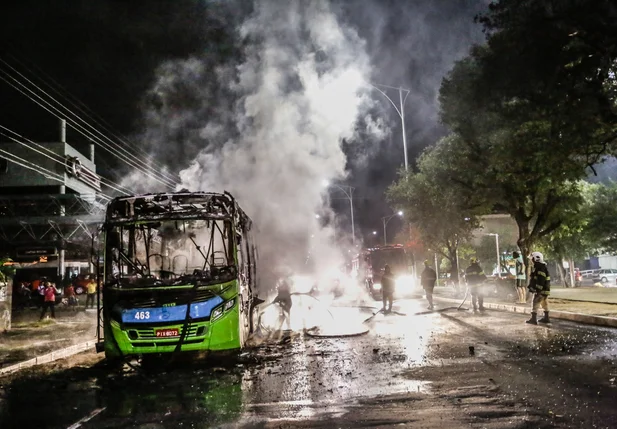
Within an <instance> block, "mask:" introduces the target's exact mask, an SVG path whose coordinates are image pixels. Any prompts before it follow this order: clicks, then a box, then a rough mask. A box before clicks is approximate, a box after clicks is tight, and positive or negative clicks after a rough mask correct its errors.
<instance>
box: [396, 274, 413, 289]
mask: <svg viewBox="0 0 617 429" xmlns="http://www.w3.org/2000/svg"><path fill="white" fill-rule="evenodd" d="M413 284H414V279H413V276H400V277H398V278H397V279H396V287H397V288H399V287H412V286H413Z"/></svg>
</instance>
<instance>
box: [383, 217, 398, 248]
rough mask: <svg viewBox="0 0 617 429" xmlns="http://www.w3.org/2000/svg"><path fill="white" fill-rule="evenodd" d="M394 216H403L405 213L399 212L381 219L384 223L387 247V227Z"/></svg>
mask: <svg viewBox="0 0 617 429" xmlns="http://www.w3.org/2000/svg"><path fill="white" fill-rule="evenodd" d="M394 216H403V212H402V211H400V210H399V211H398V212H396V213H394V214H393V215H391V216H384V217H382V218H381V221H382V222H383V245H384V246H387V245H388V238H387V234H388V233H387V229H386V226H388V222H390V219H392V218H393V217H394Z"/></svg>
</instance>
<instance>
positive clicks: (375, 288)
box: [373, 283, 381, 290]
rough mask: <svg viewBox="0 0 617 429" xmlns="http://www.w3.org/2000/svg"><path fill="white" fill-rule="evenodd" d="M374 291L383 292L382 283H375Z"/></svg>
mask: <svg viewBox="0 0 617 429" xmlns="http://www.w3.org/2000/svg"><path fill="white" fill-rule="evenodd" d="M373 289H374V290H381V283H373Z"/></svg>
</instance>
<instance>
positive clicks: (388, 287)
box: [381, 264, 394, 313]
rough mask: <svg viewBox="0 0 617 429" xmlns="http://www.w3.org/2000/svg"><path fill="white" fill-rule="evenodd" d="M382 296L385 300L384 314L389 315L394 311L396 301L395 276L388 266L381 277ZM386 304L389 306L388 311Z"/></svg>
mask: <svg viewBox="0 0 617 429" xmlns="http://www.w3.org/2000/svg"><path fill="white" fill-rule="evenodd" d="M381 294H382V298H383V312H384V313H389V312H391V311H392V301H393V299H394V276H393V275H392V270H390V265H388V264H386V266H385V267H384V269H383V276H381ZM386 303H387V304H388V308H387V309H386Z"/></svg>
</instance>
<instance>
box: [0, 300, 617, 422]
mask: <svg viewBox="0 0 617 429" xmlns="http://www.w3.org/2000/svg"><path fill="white" fill-rule="evenodd" d="M416 307H418V308H416ZM420 307H423V305H422V303H419V304H418V305H417V306H414V305H411V306H410V307H409V308H399V309H397V312H398V313H400V314H403V313H407V314H410V315H412V314H414V312H415V311H417V310H418V309H419V308H420ZM399 310H400V311H399ZM371 314H372V313H371V312H370V309H357V308H356V309H349V308H342V309H338V308H333V309H332V317H329V318H328V319H327V320H336V319H337V317H339V316H340V318H341V320H346V321H347V323H349V324H350V325H351V324H357V323H358V320H365V319H366V318H367V315H371ZM470 320H471V319H470ZM368 326H369V328H370V332H369V333H368V334H367V335H363V336H359V337H353V338H324V339H321V338H310V337H307V336H302V335H301V334H297V335H295V336H294V337H293V338H291V337H290V340H289V341H282V344H281V343H280V342H276V343H273V342H264V343H262V345H261V346H260V347H257V348H254V349H250V350H248V351H246V352H243V353H240V354H239V355H236V356H234V357H231V356H228V357H225V358H221V359H219V360H216V361H213V360H208V361H206V362H201V363H194V364H184V363H182V364H181V367H177V368H175V369H174V370H173V371H171V372H165V373H153V374H148V373H143V372H142V371H138V372H130V373H128V374H125V375H123V376H120V375H117V374H115V375H114V374H110V373H109V371H108V369H106V368H104V367H102V366H98V367H97V366H95V367H94V368H71V369H68V370H64V371H60V372H57V373H53V374H51V375H45V376H42V377H31V378H29V377H21V378H16V379H14V381H13V382H12V383H10V384H9V385H4V386H0V427H2V428H3V429H12V428H22V427H58V428H66V427H68V426H69V425H70V424H72V423H74V422H75V421H77V420H78V419H80V418H82V417H84V416H86V415H88V414H89V413H90V412H91V411H92V410H93V409H97V408H102V407H106V409H105V411H104V412H102V413H101V414H100V415H99V416H97V417H96V419H93V420H92V421H91V422H89V423H88V425H86V426H84V428H85V429H94V428H98V429H106V428H110V429H111V428H117V427H121V426H123V425H126V424H127V421H130V422H132V423H131V424H132V427H139V426H141V425H148V424H152V423H154V422H156V423H157V424H164V427H180V426H183V425H186V426H189V427H194V428H199V427H203V428H206V427H222V426H224V425H230V427H234V425H236V424H237V423H238V422H242V421H247V420H246V419H249V420H251V421H260V420H264V419H267V420H269V421H273V420H274V421H276V420H279V419H282V420H291V419H300V420H307V419H315V418H316V417H319V416H324V415H326V416H337V415H340V413H344V412H347V410H346V407H348V406H349V407H351V406H353V405H354V404H355V403H356V402H357V401H359V400H366V399H367V398H375V397H382V396H389V395H396V394H405V393H431V389H432V384H431V381H430V380H428V379H426V378H424V377H423V376H420V374H419V373H416V372H413V371H412V372H410V371H409V369H410V368H422V367H424V366H427V365H431V364H433V363H435V361H436V360H439V359H448V358H454V359H459V363H460V362H461V361H462V360H464V359H470V360H471V359H473V360H475V359H478V358H483V357H487V358H491V357H496V356H497V355H498V354H502V355H503V354H506V353H508V354H510V356H514V357H515V356H517V355H516V353H517V349H514V350H510V349H507V350H505V349H503V348H501V349H499V348H497V347H496V346H493V345H490V344H485V345H476V349H475V353H476V355H475V357H470V356H469V351H468V345H469V344H468V341H467V340H466V339H462V341H461V340H458V339H457V340H452V338H454V337H456V336H457V335H460V331H458V330H457V329H455V327H456V325H452V324H447V323H444V322H443V319H442V316H440V315H439V314H438V313H433V314H428V315H423V316H421V317H413V316H401V315H397V314H390V315H383V314H378V315H376V316H375V317H374V318H373V319H372V320H371V321H370V322H369V324H368ZM589 332H595V331H590V330H589V329H580V330H579V329H574V328H572V329H569V330H568V331H566V333H565V334H564V333H563V332H559V331H557V330H554V331H553V332H549V331H547V330H546V329H544V330H539V329H536V330H530V329H526V330H521V334H520V337H518V338H510V339H508V341H510V342H511V343H512V344H516V341H519V340H520V342H521V344H522V343H523V342H524V341H525V339H527V340H530V341H531V343H528V346H529V344H531V345H532V346H533V347H535V346H537V347H538V350H539V351H538V353H548V354H549V355H552V356H555V355H557V354H561V355H566V354H567V353H568V350H567V349H566V350H565V351H562V350H561V347H566V345H567V346H570V347H571V349H570V350H572V351H573V353H574V352H576V353H578V352H580V351H581V350H582V349H585V350H590V349H591V347H590V344H597V342H598V341H599V340H598V338H596V337H595V336H594V337H586V336H585V335H589V334H588V333H589ZM600 335H601V336H602V337H601V338H600V339H601V340H606V339H608V338H611V337H609V336H608V334H606V333H604V332H602V333H601V334H600ZM613 336H614V334H613ZM283 340H284V338H283ZM441 341H445V342H447V343H448V344H449V345H448V346H447V347H446V346H445V345H444V346H442V347H440V344H439V343H440V342H441ZM459 343H460V344H459ZM615 347H616V343H615V340H614V339H613V340H612V342H607V343H606V350H612V351H613V352H614V351H615ZM526 353H527V354H528V353H529V350H528V349H527V350H523V348H521V350H520V355H521V356H524V355H525V354H526ZM594 353H600V350H597V349H596V351H595V352H594ZM590 356H591V355H590ZM594 356H599V355H597V354H596V355H594ZM158 370H159V371H160V367H159V368H158ZM1 383H2V379H0V384H1ZM50 392H53V394H50ZM33 404H36V410H37V412H36V413H30V412H25V411H24V410H31V409H32V406H33ZM67 404H68V406H67ZM54 425H55V426H54ZM200 425H201V426H200ZM144 427H145V426H144ZM161 427H162V426H161Z"/></svg>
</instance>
